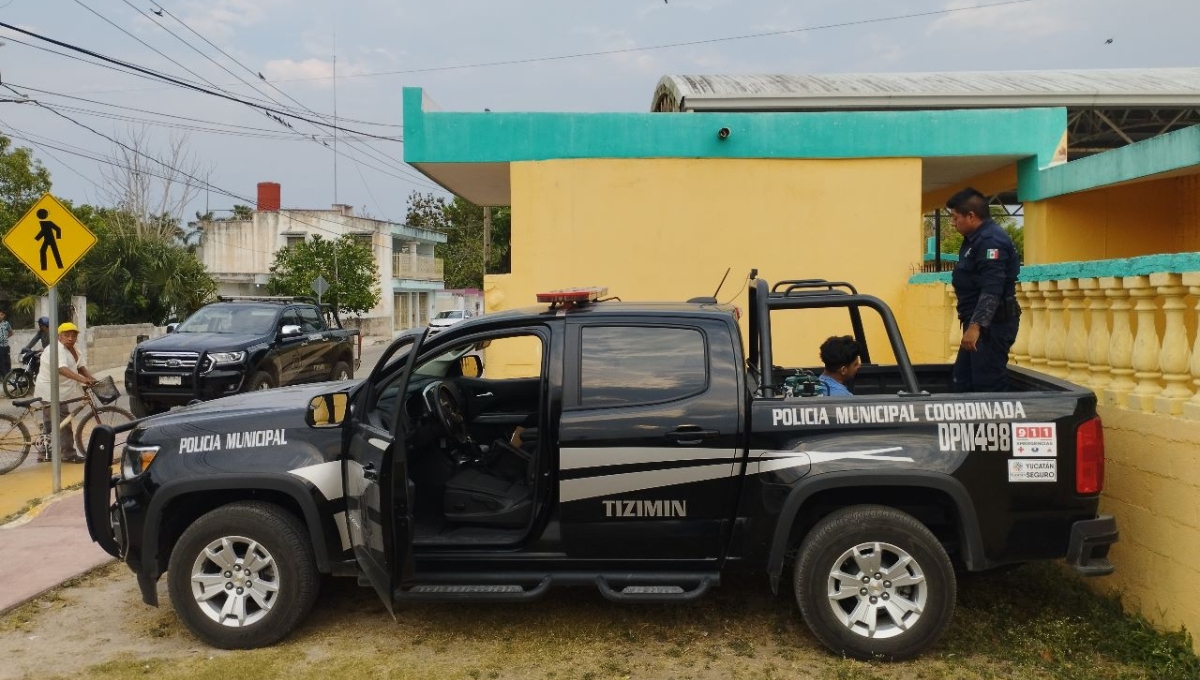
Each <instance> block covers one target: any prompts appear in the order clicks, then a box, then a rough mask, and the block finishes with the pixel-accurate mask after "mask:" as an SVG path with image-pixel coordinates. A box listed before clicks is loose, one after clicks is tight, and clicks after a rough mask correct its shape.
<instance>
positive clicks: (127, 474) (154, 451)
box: [121, 444, 159, 479]
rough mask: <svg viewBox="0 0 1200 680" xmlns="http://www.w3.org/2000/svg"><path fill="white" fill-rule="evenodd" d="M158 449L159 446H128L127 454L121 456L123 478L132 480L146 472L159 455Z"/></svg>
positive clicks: (126, 446) (126, 448)
mask: <svg viewBox="0 0 1200 680" xmlns="http://www.w3.org/2000/svg"><path fill="white" fill-rule="evenodd" d="M158 449H159V447H157V446H134V445H133V444H126V445H125V452H124V453H123V454H121V477H123V478H125V479H130V478H132V477H136V476H138V475H140V474H142V473H143V472H145V471H146V468H148V467H150V463H152V462H154V457H155V456H157V455H158Z"/></svg>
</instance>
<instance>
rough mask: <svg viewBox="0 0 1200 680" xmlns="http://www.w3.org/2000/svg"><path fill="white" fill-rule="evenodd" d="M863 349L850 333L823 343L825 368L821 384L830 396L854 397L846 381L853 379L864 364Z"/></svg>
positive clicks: (822, 352) (822, 353) (822, 355)
mask: <svg viewBox="0 0 1200 680" xmlns="http://www.w3.org/2000/svg"><path fill="white" fill-rule="evenodd" d="M860 354H862V350H861V349H860V348H859V346H858V343H857V342H855V340H854V338H852V337H850V336H849V335H835V336H832V337H830V338H829V339H827V340H826V341H825V342H823V343H821V362H822V363H824V364H825V370H824V371H823V372H822V373H821V377H820V380H821V384H823V385H825V391H826V392H827V393H828V396H830V397H852V396H854V394H853V393H852V392H851V391H850V390H849V388H847V387H846V381H848V380H853V379H854V376H855V374H857V373H858V369H859V367H860V366H862V359H861V358H860V356H859V355H860Z"/></svg>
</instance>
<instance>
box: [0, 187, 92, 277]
mask: <svg viewBox="0 0 1200 680" xmlns="http://www.w3.org/2000/svg"><path fill="white" fill-rule="evenodd" d="M4 245H6V246H8V249H9V250H11V251H12V253H13V255H16V256H17V259H18V260H20V261H22V262H24V263H25V266H26V267H29V268H30V269H32V270H33V273H34V274H36V275H37V277H38V278H39V279H41V280H42V283H45V284H46V285H47V286H53V285H54V284H56V283H58V281H59V279H61V278H62V277H63V276H64V275H66V273H67V272H69V271H71V267H74V266H75V263H76V262H79V260H80V259H81V258H82V257H83V256H84V254H85V253H87V251H89V250H91V248H92V246H94V245H96V235H95V234H93V233H92V232H90V231H88V228H87V227H85V226H83V222H80V221H79V220H77V219H75V216H74V215H72V214H71V211H70V210H67V208H66V206H64V205H63V204H62V203H59V202H58V199H56V198H54V197H53V196H51V195H50V194H46V195H45V196H42V197H41V198H39V199H38V202H37V203H34V204H33V207H32V208H30V209H29V212H27V213H25V216H24V217H22V218H21V219H20V221H18V222H17V224H16V226H14V227H13V228H12V229H9V230H8V234H6V235H5V236H4Z"/></svg>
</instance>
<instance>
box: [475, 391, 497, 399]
mask: <svg viewBox="0 0 1200 680" xmlns="http://www.w3.org/2000/svg"><path fill="white" fill-rule="evenodd" d="M494 396H496V395H494V394H492V393H491V392H484V393H483V394H476V395H475V398H476V399H478V398H480V397H494Z"/></svg>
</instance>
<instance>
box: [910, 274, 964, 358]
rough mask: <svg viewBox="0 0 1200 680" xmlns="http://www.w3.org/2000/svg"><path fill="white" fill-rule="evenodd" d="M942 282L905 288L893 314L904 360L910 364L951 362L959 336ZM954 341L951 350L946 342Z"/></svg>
mask: <svg viewBox="0 0 1200 680" xmlns="http://www.w3.org/2000/svg"><path fill="white" fill-rule="evenodd" d="M946 289H947V285H946V284H944V283H922V284H914V285H911V286H908V287H907V288H906V290H905V291H904V301H903V303H902V304H901V305H900V307H899V309H898V310H897V311H896V316H897V321H898V322H899V323H900V330H901V332H902V333H903V334H904V344H905V346H906V348H907V349H908V357H909V359H910V360H911V361H912V362H913V363H914V364H944V363H949V362H952V361H953V359H952V358H951V356H952V354H951V353H952V352H954V353H957V351H958V345H957V343H958V339H959V338H960V336H961V335H962V333H961V331H960V329H959V328H957V326H956V324H955V320H956V317H955V311H954V307H953V306H952V305H951V298H950V296H949V294H948V293H947V291H946ZM951 337H953V339H954V341H955V345H954V347H951V345H950V339H951Z"/></svg>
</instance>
